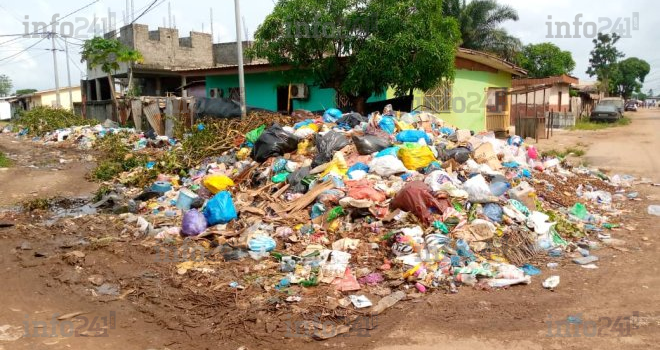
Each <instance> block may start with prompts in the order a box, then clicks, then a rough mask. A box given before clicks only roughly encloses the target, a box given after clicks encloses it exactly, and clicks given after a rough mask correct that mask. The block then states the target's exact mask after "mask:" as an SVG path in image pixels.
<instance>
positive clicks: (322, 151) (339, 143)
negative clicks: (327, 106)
mask: <svg viewBox="0 0 660 350" xmlns="http://www.w3.org/2000/svg"><path fill="white" fill-rule="evenodd" d="M314 143H315V144H316V149H317V150H318V153H317V154H316V156H315V157H314V161H312V168H316V167H317V166H319V165H321V164H325V163H327V162H329V161H331V160H332V156H333V155H334V154H335V152H337V151H339V150H340V149H342V148H344V147H346V146H348V139H347V138H346V136H344V134H342V133H339V132H336V131H334V130H333V131H329V132H327V133H326V134H325V135H323V136H320V135H319V134H316V135H315V140H314Z"/></svg>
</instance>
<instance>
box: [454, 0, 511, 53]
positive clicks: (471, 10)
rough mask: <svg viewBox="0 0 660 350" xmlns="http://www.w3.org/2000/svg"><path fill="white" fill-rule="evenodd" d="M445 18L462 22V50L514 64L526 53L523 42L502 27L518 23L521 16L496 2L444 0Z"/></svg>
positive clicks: (509, 7)
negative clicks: (492, 55) (521, 54)
mask: <svg viewBox="0 0 660 350" xmlns="http://www.w3.org/2000/svg"><path fill="white" fill-rule="evenodd" d="M442 9H443V14H444V15H445V16H450V17H453V18H455V19H456V20H457V21H458V25H459V29H460V31H461V38H462V43H461V47H463V48H466V49H472V50H478V51H484V52H489V53H493V54H495V55H497V56H500V57H501V58H503V59H505V60H507V61H510V62H514V60H515V58H516V56H517V54H518V52H520V50H521V49H522V43H521V41H520V39H518V38H516V37H514V36H512V35H510V34H509V33H508V32H507V31H506V30H505V29H504V28H502V27H501V25H502V23H504V22H506V21H517V20H518V12H517V11H516V10H515V9H514V8H513V7H511V6H508V5H501V4H498V3H497V1H495V0H473V1H470V2H469V3H468V2H467V1H466V0H443V1H442Z"/></svg>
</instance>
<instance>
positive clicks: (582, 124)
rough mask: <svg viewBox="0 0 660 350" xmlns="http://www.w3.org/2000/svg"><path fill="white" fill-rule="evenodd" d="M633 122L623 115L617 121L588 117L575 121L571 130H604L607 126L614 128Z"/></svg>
mask: <svg viewBox="0 0 660 350" xmlns="http://www.w3.org/2000/svg"><path fill="white" fill-rule="evenodd" d="M631 122H632V120H631V119H630V118H627V117H623V118H621V119H618V120H617V121H615V122H594V121H590V120H588V119H585V120H580V121H578V122H577V123H575V126H574V127H572V128H571V130H602V129H607V128H613V127H617V126H624V125H628V124H630V123H631Z"/></svg>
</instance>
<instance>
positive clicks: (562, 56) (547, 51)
mask: <svg viewBox="0 0 660 350" xmlns="http://www.w3.org/2000/svg"><path fill="white" fill-rule="evenodd" d="M516 63H517V64H518V65H519V66H520V67H522V68H524V69H525V70H527V75H528V76H529V77H530V78H543V77H550V76H556V75H562V74H571V72H572V71H573V69H575V61H573V55H571V53H570V52H569V51H562V50H561V49H560V48H559V47H558V46H557V45H555V44H553V43H540V44H529V45H526V46H525V47H523V49H522V51H521V52H520V53H519V54H518V57H517V59H516Z"/></svg>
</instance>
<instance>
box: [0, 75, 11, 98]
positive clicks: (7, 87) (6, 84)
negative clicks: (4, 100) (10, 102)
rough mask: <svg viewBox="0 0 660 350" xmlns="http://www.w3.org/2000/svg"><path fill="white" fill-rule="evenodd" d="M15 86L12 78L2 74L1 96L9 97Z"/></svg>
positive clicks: (0, 76)
mask: <svg viewBox="0 0 660 350" xmlns="http://www.w3.org/2000/svg"><path fill="white" fill-rule="evenodd" d="M13 86H14V84H13V83H12V82H11V78H9V77H8V76H7V75H5V74H0V96H8V95H9V93H10V92H11V88H12V87H13Z"/></svg>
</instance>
